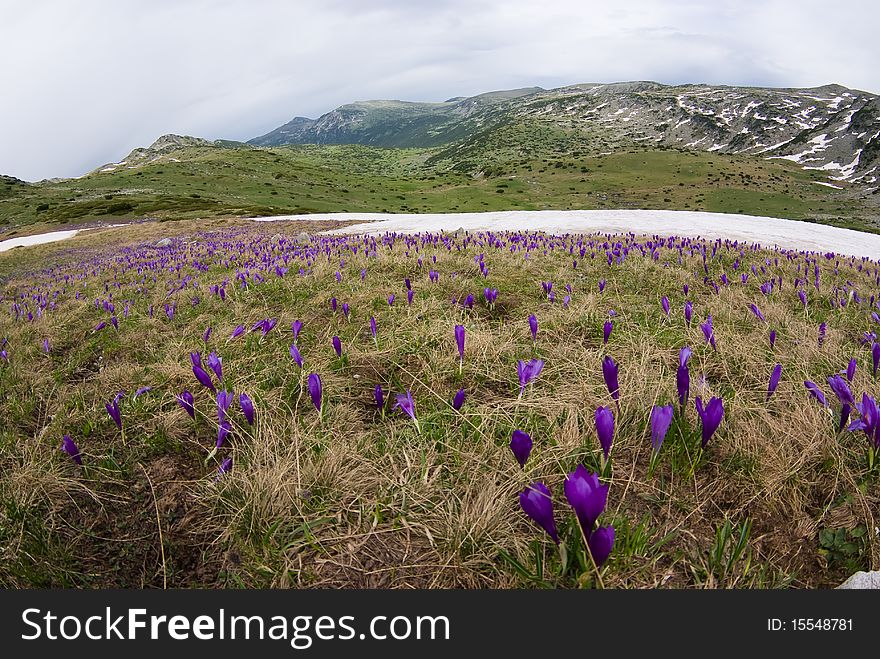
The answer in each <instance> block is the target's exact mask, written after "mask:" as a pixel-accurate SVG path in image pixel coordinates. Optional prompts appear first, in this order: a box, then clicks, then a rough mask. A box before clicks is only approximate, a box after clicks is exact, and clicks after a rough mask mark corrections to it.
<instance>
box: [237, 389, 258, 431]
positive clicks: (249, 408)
mask: <svg viewBox="0 0 880 659" xmlns="http://www.w3.org/2000/svg"><path fill="white" fill-rule="evenodd" d="M238 405H239V407H241V411H242V412H244V418H245V419H247V422H248V425H249V426H252V425H254V412H255V410H254V401H252V400H251V398H250V396H248V395H247V394H246V393H244V392H243V391H242V392H241V393H240V394H238Z"/></svg>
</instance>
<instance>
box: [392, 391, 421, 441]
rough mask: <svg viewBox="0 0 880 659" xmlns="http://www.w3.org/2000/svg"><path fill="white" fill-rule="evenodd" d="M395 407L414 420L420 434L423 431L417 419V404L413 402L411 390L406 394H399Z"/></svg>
mask: <svg viewBox="0 0 880 659" xmlns="http://www.w3.org/2000/svg"><path fill="white" fill-rule="evenodd" d="M394 407H395V408H400V409H401V410H402V411H403V412H405V413H406V414H407V415H408V416H409V418H410V419H412V420H413V423H415V424H416V430H418V431H419V432H421V431H422V429H421V427H420V426H419V420H418V419H417V418H416V403H415V401H414V400H413V397H412V392H411V391H410V390H409V389H407V390H406V393H405V394H397V403H396V404H395V405H394Z"/></svg>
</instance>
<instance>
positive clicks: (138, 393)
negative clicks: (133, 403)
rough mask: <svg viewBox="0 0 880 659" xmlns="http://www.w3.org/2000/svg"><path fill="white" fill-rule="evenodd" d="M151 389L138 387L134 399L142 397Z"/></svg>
mask: <svg viewBox="0 0 880 659" xmlns="http://www.w3.org/2000/svg"><path fill="white" fill-rule="evenodd" d="M152 390H153V387H138V389H137V391H135V392H134V397H135V398H138V397H140V396H143V395H144V394H145V393H147V392H149V391H152Z"/></svg>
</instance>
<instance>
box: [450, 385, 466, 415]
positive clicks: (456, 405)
mask: <svg viewBox="0 0 880 659" xmlns="http://www.w3.org/2000/svg"><path fill="white" fill-rule="evenodd" d="M466 397H467V393H466V392H465V390H464V389H459V390H458V391H456V392H455V396H454V397H453V398H452V409H454V410H455V411H456V412H457V411H458V410H460V409H461V406H462V405H464V399H465V398H466Z"/></svg>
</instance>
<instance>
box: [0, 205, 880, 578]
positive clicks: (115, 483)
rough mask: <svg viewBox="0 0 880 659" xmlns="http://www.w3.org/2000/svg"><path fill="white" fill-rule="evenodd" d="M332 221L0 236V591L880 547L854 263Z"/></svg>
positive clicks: (503, 573) (869, 298)
mask: <svg viewBox="0 0 880 659" xmlns="http://www.w3.org/2000/svg"><path fill="white" fill-rule="evenodd" d="M338 227H339V225H334V224H332V223H323V224H318V223H281V222H278V223H273V224H271V225H270V224H262V223H253V222H249V221H246V220H224V219H217V220H210V221H202V222H199V221H190V220H186V221H180V222H167V223H145V224H141V225H138V226H137V227H127V228H125V229H124V230H121V231H116V232H112V231H102V232H98V233H96V234H94V235H92V236H83V237H78V238H76V239H73V240H72V241H70V242H69V243H66V244H55V245H47V246H43V247H35V248H28V249H26V250H13V251H11V252H8V253H4V254H0V302H2V307H0V343H2V346H0V552H2V554H0V558H2V560H0V586H3V587H7V588H8V587H47V586H54V587H164V586H167V587H195V586H202V587H229V588H241V587H361V588H372V587H404V588H406V587H425V588H450V587H468V588H515V587H525V588H553V587H561V588H579V587H586V588H654V587H667V588H729V587H744V588H745V587H758V588H777V587H827V586H833V585H836V584H837V583H839V582H840V581H842V580H843V579H844V578H846V576H848V575H849V574H850V573H851V572H853V571H855V570H858V569H870V568H873V569H877V568H878V565H880V539H878V535H877V533H878V531H877V527H878V526H880V519H878V511H880V497H878V481H880V457H877V453H878V450H880V414H878V411H877V404H876V397H877V395H878V393H880V387H878V381H877V376H878V361H880V344H878V343H877V333H878V332H880V315H878V314H880V299H878V296H880V263H878V262H877V261H870V260H868V259H861V258H853V257H848V256H842V255H835V254H830V253H829V254H825V253H822V254H820V253H803V252H795V251H784V250H778V249H777V250H773V249H769V250H768V249H762V248H760V247H757V246H754V245H748V244H742V243H736V242H731V241H723V240H703V239H699V238H693V237H669V236H663V237H661V236H637V235H565V236H554V235H547V234H544V233H541V232H529V233H465V232H463V231H460V232H456V233H450V234H411V235H375V236H372V235H369V236H359V235H341V234H327V233H323V231H324V230H325V229H332V228H338ZM306 234H308V235H306ZM162 238H169V240H162V241H160V239H162Z"/></svg>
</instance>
